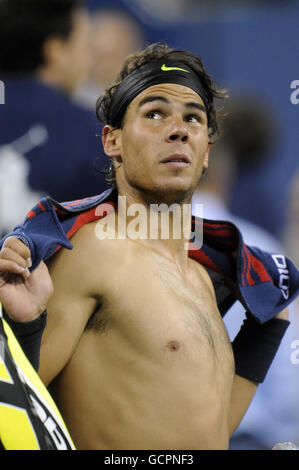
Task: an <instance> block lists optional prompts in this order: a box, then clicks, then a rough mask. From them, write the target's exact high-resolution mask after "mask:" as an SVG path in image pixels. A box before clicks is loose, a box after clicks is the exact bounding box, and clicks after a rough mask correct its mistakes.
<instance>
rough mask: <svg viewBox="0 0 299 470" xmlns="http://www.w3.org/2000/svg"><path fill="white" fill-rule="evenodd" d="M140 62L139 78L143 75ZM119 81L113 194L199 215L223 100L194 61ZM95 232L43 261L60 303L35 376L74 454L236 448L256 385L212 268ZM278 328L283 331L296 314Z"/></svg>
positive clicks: (53, 306) (149, 66) (149, 56)
mask: <svg viewBox="0 0 299 470" xmlns="http://www.w3.org/2000/svg"><path fill="white" fill-rule="evenodd" d="M137 63H138V64H139V65H141V64H144V66H143V69H141V72H140V71H139V72H138V71H137V75H136V72H135V75H134V72H133V70H134V69H135V65H136V64H137ZM137 68H138V67H137ZM128 71H129V72H130V76H129V77H128V78H127V79H124V78H125V76H126V75H127V72H128ZM140 73H141V74H140ZM163 74H164V75H163ZM166 76H167V79H166ZM199 77H201V79H200V78H199ZM119 81H120V82H121V86H120V85H119V86H117V87H115V88H114V89H112V90H113V91H114V92H115V93H114V96H113V98H112V103H111V102H110V101H109V99H110V98H109V96H110V95H112V93H113V91H112V93H110V92H109V91H108V92H107V93H106V95H105V97H104V99H103V100H102V101H101V102H99V104H98V109H99V111H101V112H102V113H103V114H104V115H105V114H106V115H105V117H106V119H107V122H108V124H107V125H106V126H105V127H104V129H103V145H104V149H105V152H106V154H107V155H108V156H109V157H111V158H112V159H113V161H114V162H115V164H114V165H113V171H114V172H115V178H116V186H117V191H118V195H120V196H125V197H126V201H127V207H132V205H133V204H137V203H138V204H142V205H143V207H145V208H146V210H147V215H148V216H149V208H150V204H151V203H159V204H161V203H165V204H167V205H168V206H169V205H171V204H172V203H176V204H179V205H180V207H182V206H183V204H190V202H191V197H192V193H193V191H194V189H195V188H196V186H197V184H198V181H199V179H200V177H201V174H202V171H203V169H204V168H207V166H208V157H209V141H210V136H211V135H212V134H213V133H215V132H216V121H215V112H214V107H213V97H216V96H220V95H221V92H220V91H219V92H217V90H215V89H214V88H213V86H212V84H211V82H210V79H209V77H208V75H207V74H206V72H205V71H204V68H203V66H202V64H201V61H200V59H199V58H198V57H196V56H193V55H192V54H188V53H187V52H186V51H185V52H183V53H179V52H176V53H175V54H173V53H171V50H169V49H168V48H167V47H166V46H161V45H158V46H157V45H155V46H152V47H149V48H148V49H147V50H146V51H142V52H140V53H138V54H136V55H135V56H134V58H129V59H128V61H127V63H126V64H125V66H124V68H123V71H122V73H121V75H120V76H119ZM115 90H116V91H115ZM132 93H133V95H132ZM105 110H106V111H105ZM78 176H79V175H78ZM115 216H116V222H117V225H118V226H121V225H122V226H124V225H125V226H128V225H129V222H130V220H131V218H130V217H129V216H127V217H125V220H120V218H121V217H122V215H121V214H120V211H118V208H117V207H116V209H115V213H111V214H110V215H107V216H106V217H105V222H106V223H107V227H108V229H107V233H109V222H110V221H111V226H112V225H113V224H112V222H113V221H114V217H115ZM159 221H160V225H159V226H158V232H159V233H161V230H162V226H161V224H162V223H163V222H162V218H160V219H159ZM98 223H99V222H97V221H94V222H91V223H89V224H86V225H84V226H83V227H82V228H81V229H80V230H79V231H77V233H76V234H75V235H74V236H73V237H72V244H73V247H74V248H73V250H72V251H67V250H65V249H64V248H62V249H60V251H58V252H57V254H56V255H55V256H53V257H52V258H51V259H50V261H49V262H48V267H49V271H50V274H51V277H52V280H53V284H54V295H53V296H52V298H51V300H50V302H49V304H48V320H47V327H46V330H45V333H44V336H43V341H42V349H41V359H40V369H39V373H40V376H41V378H42V379H43V381H44V382H45V384H46V385H49V384H51V391H52V392H53V394H54V398H55V401H56V403H57V404H58V406H59V409H60V410H61V412H62V415H63V417H64V419H65V422H66V424H67V426H68V429H69V430H70V433H71V436H72V438H73V440H74V442H75V445H76V446H77V448H79V449H227V448H228V442H229V437H230V435H231V434H232V432H233V431H234V430H235V429H236V427H237V426H238V424H239V423H240V420H241V419H242V416H243V415H244V413H245V411H246V409H247V408H248V406H249V404H250V401H251V399H252V397H253V395H254V393H255V390H256V387H257V383H256V382H254V381H252V380H248V379H246V378H244V377H241V376H239V375H237V374H236V373H235V363H234V354H233V349H232V346H231V343H230V341H229V339H228V336H227V333H226V330H225V327H224V323H223V321H222V319H221V315H220V313H219V310H218V307H217V302H216V296H215V292H214V288H213V284H212V281H211V279H210V277H209V275H208V273H207V271H206V269H205V268H204V267H203V266H201V265H200V264H199V263H197V262H196V261H194V260H192V259H191V258H189V257H188V251H187V250H186V248H185V243H186V240H185V238H184V237H183V236H182V237H181V238H179V239H177V238H175V237H174V236H172V234H171V231H170V236H169V237H168V239H164V238H163V237H161V236H160V237H159V236H158V237H157V239H150V237H149V236H148V237H147V238H146V237H145V238H143V239H134V237H130V236H127V237H125V238H122V237H119V238H118V239H117V238H116V239H110V238H109V237H107V238H106V239H103V240H99V237H98V236H97V233H98V225H97V224H98ZM17 242H18V243H21V242H20V241H19V240H17ZM278 317H279V318H281V319H285V320H286V319H287V318H288V314H287V310H284V311H283V312H282V313H280V314H278ZM275 320H276V319H274V321H275ZM285 320H279V321H281V322H282V323H288V322H285ZM271 321H273V320H270V322H271Z"/></svg>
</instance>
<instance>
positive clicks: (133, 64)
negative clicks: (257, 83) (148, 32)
mask: <svg viewBox="0 0 299 470" xmlns="http://www.w3.org/2000/svg"><path fill="white" fill-rule="evenodd" d="M162 58H163V59H165V60H167V59H172V60H176V61H178V62H180V63H185V64H186V66H188V67H189V68H190V69H192V70H193V71H194V73H195V74H196V75H197V76H198V78H199V79H200V81H201V83H202V85H203V88H204V90H205V93H206V97H207V104H208V110H207V111H208V115H209V122H208V126H209V137H210V139H212V138H214V137H216V136H217V135H218V123H217V111H216V107H215V103H214V99H215V98H220V99H221V98H226V97H227V90H225V89H223V88H217V87H216V86H215V84H214V83H213V81H212V79H211V77H210V75H209V74H208V73H207V71H206V70H205V67H204V65H203V63H202V61H201V59H200V57H199V56H198V55H196V54H194V53H193V52H191V51H188V50H184V49H174V48H170V47H168V45H167V44H166V43H161V42H158V43H155V44H151V45H150V46H148V47H147V48H146V49H144V50H142V51H138V52H135V53H133V54H130V55H129V56H128V57H127V59H126V60H125V62H124V64H123V66H122V69H121V71H120V73H119V74H118V75H117V77H116V79H115V81H114V82H113V83H112V84H111V86H110V87H109V88H107V89H106V90H105V93H104V94H103V95H102V96H100V98H99V99H98V101H97V104H96V114H97V118H98V120H99V121H100V122H101V123H107V122H108V121H109V111H110V106H111V102H112V97H113V95H114V93H115V91H116V89H117V87H118V86H119V85H120V83H121V82H122V80H124V79H125V78H126V77H127V76H128V75H129V74H131V73H132V72H133V71H134V70H136V69H138V68H139V67H141V66H142V65H144V64H147V63H150V62H152V61H155V60H159V59H162ZM122 125H123V121H122V122H119V123H118V124H117V126H116V128H118V129H120V128H122ZM106 174H107V177H106V181H107V184H108V185H112V184H114V183H115V174H114V165H111V166H110V169H109V171H108V172H106Z"/></svg>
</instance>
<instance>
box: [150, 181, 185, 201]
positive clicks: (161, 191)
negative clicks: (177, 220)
mask: <svg viewBox="0 0 299 470" xmlns="http://www.w3.org/2000/svg"><path fill="white" fill-rule="evenodd" d="M192 194H193V188H190V185H188V186H187V185H186V184H169V183H168V184H167V183H166V184H163V185H159V186H158V185H157V186H156V187H154V188H152V189H147V190H144V196H145V199H146V201H148V202H149V201H150V203H153V204H157V203H159V202H160V203H162V202H164V203H166V204H169V205H170V204H174V203H177V204H182V203H188V202H190V201H191V197H192Z"/></svg>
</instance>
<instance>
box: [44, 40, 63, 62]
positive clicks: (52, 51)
mask: <svg viewBox="0 0 299 470" xmlns="http://www.w3.org/2000/svg"><path fill="white" fill-rule="evenodd" d="M63 46H64V42H63V40H62V39H61V38H58V37H56V36H53V37H49V38H48V39H46V41H45V42H44V45H43V58H44V63H45V65H46V66H47V65H49V66H53V64H56V63H57V62H60V61H61V58H62V57H63V56H64V49H63Z"/></svg>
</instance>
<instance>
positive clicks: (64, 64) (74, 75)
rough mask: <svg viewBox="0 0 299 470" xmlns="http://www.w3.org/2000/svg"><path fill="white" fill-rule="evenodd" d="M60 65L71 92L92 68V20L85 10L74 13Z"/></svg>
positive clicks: (86, 76)
mask: <svg viewBox="0 0 299 470" xmlns="http://www.w3.org/2000/svg"><path fill="white" fill-rule="evenodd" d="M59 67H60V72H61V74H62V75H63V77H64V84H65V88H66V89H67V90H68V91H70V92H73V91H76V89H77V88H78V87H79V86H80V85H82V83H84V82H85V81H86V80H87V78H88V75H89V71H90V68H91V54H90V21H89V17H88V14H87V13H86V12H85V11H84V10H80V9H79V10H76V11H74V13H73V29H72V32H71V34H70V36H69V38H67V39H66V40H64V41H62V50H61V54H60V62H59Z"/></svg>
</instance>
